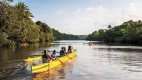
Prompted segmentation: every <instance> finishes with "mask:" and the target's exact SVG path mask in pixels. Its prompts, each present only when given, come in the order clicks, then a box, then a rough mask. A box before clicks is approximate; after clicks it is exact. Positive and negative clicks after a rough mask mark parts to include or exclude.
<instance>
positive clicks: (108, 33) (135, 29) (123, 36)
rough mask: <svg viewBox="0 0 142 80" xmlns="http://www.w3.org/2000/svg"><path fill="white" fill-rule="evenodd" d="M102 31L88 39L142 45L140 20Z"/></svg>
mask: <svg viewBox="0 0 142 80" xmlns="http://www.w3.org/2000/svg"><path fill="white" fill-rule="evenodd" d="M101 30H102V29H101ZM101 30H99V31H95V32H93V33H92V34H90V35H89V36H88V37H87V39H88V40H101V41H105V42H120V43H129V44H141V45H142V22H141V21H140V20H139V21H132V20H130V21H127V22H124V23H123V24H121V25H119V26H115V27H113V28H112V27H111V25H109V26H108V30H104V31H101Z"/></svg>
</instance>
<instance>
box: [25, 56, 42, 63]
mask: <svg viewBox="0 0 142 80" xmlns="http://www.w3.org/2000/svg"><path fill="white" fill-rule="evenodd" d="M41 59H42V56H38V57H35V58H31V57H28V58H27V59H25V62H33V61H36V60H41Z"/></svg>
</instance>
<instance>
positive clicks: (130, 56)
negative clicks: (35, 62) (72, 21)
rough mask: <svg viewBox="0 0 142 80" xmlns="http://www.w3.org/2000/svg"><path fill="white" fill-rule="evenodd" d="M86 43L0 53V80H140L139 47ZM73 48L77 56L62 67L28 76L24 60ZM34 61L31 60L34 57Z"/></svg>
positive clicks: (42, 46)
mask: <svg viewBox="0 0 142 80" xmlns="http://www.w3.org/2000/svg"><path fill="white" fill-rule="evenodd" d="M86 43H88V41H56V42H53V43H51V44H45V43H44V44H35V45H30V46H28V47H20V48H16V49H0V80H142V77H141V76H142V53H141V52H142V47H140V46H126V45H118V44H105V43H102V42H93V44H92V45H88V44H86ZM68 45H72V46H73V47H74V48H76V49H78V53H77V56H76V57H75V58H74V59H73V60H70V61H68V62H67V63H66V64H64V65H60V66H58V67H57V68H54V69H53V70H50V71H47V72H43V73H40V74H31V65H32V63H30V64H25V63H24V61H23V60H24V59H25V58H26V57H28V56H31V55H40V54H41V50H42V49H48V50H54V49H56V50H57V51H59V50H60V48H61V47H62V46H65V47H67V46H68ZM33 57H34V56H33Z"/></svg>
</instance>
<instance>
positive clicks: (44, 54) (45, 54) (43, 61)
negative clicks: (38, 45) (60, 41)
mask: <svg viewBox="0 0 142 80" xmlns="http://www.w3.org/2000/svg"><path fill="white" fill-rule="evenodd" d="M48 61H49V58H48V55H47V53H46V50H44V51H43V55H42V63H46V62H48Z"/></svg>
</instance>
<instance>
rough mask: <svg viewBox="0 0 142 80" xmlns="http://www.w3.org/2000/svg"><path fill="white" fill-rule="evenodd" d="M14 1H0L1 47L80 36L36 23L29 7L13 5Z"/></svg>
mask: <svg viewBox="0 0 142 80" xmlns="http://www.w3.org/2000/svg"><path fill="white" fill-rule="evenodd" d="M12 1H13V0H1V1H0V47H13V46H15V45H18V44H23V43H28V44H29V43H36V42H51V41H53V40H69V39H71V40H74V39H75V40H76V39H79V37H78V36H75V35H71V34H65V33H60V32H59V31H58V30H55V29H51V28H50V27H49V26H48V25H47V24H46V23H44V22H41V21H37V22H34V21H33V20H32V18H33V17H34V16H33V15H32V13H31V12H30V9H29V8H28V6H26V5H25V4H24V3H23V2H18V3H17V4H15V5H12V4H11V3H12Z"/></svg>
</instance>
